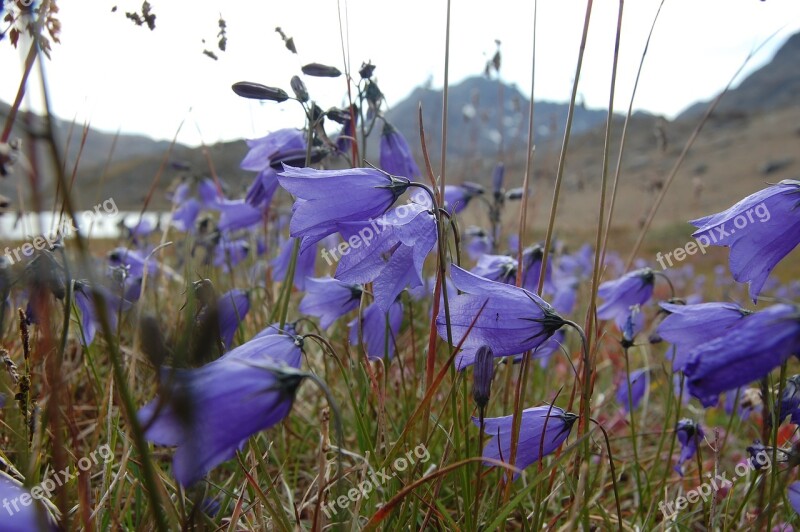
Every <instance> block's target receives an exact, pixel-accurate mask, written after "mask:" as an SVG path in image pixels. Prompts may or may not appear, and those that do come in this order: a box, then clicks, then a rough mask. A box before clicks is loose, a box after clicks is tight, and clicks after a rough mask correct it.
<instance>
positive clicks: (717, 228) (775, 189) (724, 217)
mask: <svg viewBox="0 0 800 532" xmlns="http://www.w3.org/2000/svg"><path fill="white" fill-rule="evenodd" d="M798 204H800V181H794V180H789V179H786V180H783V181H781V182H780V183H778V184H776V185H772V186H770V187H768V188H765V189H763V190H760V191H758V192H756V193H754V194H751V195H750V196H747V197H746V198H744V199H743V200H741V201H740V202H739V203H737V204H736V205H734V206H732V207H731V208H729V209H728V210H726V211H723V212H719V213H717V214H712V215H710V216H705V217H703V218H698V219H697V220H692V221H691V222H690V223H691V224H692V225H694V226H695V227H697V228H698V229H697V231H695V232H694V233H692V237H694V238H695V239H696V240H697V242H698V244H700V245H704V246H709V245H712V246H725V247H730V249H731V252H730V269H731V273H732V274H733V278H734V279H735V280H736V281H737V282H740V283H750V287H749V293H750V297H751V298H752V299H753V302H754V303H755V302H756V301H757V300H758V294H759V293H760V292H761V289H762V287H763V286H764V283H765V282H766V280H767V277H769V274H770V272H771V271H772V270H773V268H775V265H776V264H778V262H780V261H781V259H783V258H784V257H785V256H786V255H788V254H789V252H790V251H792V250H793V249H794V248H795V247H797V244H798V243H800V223H798V221H799V220H800V211H798V210H797V207H798Z"/></svg>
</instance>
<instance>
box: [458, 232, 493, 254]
mask: <svg viewBox="0 0 800 532" xmlns="http://www.w3.org/2000/svg"><path fill="white" fill-rule="evenodd" d="M464 238H465V239H467V246H466V249H467V255H469V258H470V260H478V259H479V258H480V256H481V255H483V254H485V253H489V252H490V251H491V250H492V237H491V236H489V234H488V233H487V232H486V231H484V230H483V229H482V228H480V227H476V226H474V225H473V226H470V227H467V229H466V231H464Z"/></svg>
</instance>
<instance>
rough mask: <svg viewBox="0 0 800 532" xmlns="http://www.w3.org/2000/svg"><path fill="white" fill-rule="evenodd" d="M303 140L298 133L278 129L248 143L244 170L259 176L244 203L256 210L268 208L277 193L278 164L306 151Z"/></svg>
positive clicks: (301, 133) (243, 165)
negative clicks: (285, 158)
mask: <svg viewBox="0 0 800 532" xmlns="http://www.w3.org/2000/svg"><path fill="white" fill-rule="evenodd" d="M304 137H305V135H304V134H303V132H302V131H299V130H297V129H279V130H277V131H273V132H272V133H270V134H268V135H267V136H265V137H261V138H260V139H255V140H248V141H247V146H248V147H249V148H250V151H249V152H248V153H247V155H246V156H245V158H244V159H243V160H242V164H241V168H242V170H252V171H254V172H258V175H257V176H256V178H255V179H254V180H253V183H252V184H251V185H250V188H249V189H248V190H247V197H246V198H245V201H247V203H248V204H249V205H252V206H253V207H257V208H262V207H265V206H267V205H269V203H270V201H272V196H273V195H275V191H276V190H277V189H278V174H277V172H276V171H275V168H274V165H275V161H277V160H280V159H281V158H282V157H283V155H285V154H286V153H287V152H293V151H297V150H305V147H306V142H305V138H304Z"/></svg>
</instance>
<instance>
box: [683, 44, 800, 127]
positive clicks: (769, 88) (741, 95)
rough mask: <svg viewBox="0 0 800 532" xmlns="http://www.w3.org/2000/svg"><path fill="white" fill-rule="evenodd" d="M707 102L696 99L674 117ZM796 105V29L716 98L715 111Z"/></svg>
mask: <svg viewBox="0 0 800 532" xmlns="http://www.w3.org/2000/svg"><path fill="white" fill-rule="evenodd" d="M708 104H709V102H698V103H695V104H694V105H692V106H690V107H689V108H688V109H686V110H685V111H684V112H682V113H681V114H680V115H679V116H678V119H679V120H680V119H681V118H686V117H690V116H696V115H698V114H700V113H702V112H704V111H705V109H706V108H707V107H708ZM797 105H800V33H795V34H794V35H792V36H791V37H789V38H788V39H787V40H786V42H785V43H784V44H783V45H782V46H781V47H780V48H779V49H778V51H777V52H775V55H774V57H773V58H772V60H771V61H770V62H769V63H767V64H766V65H764V66H763V67H761V68H759V69H758V70H756V71H755V72H753V73H752V74H750V75H749V76H747V77H746V78H745V79H744V80H742V82H741V83H739V85H738V86H737V87H736V88H734V89H731V90H729V91H728V92H727V93H726V94H725V95H724V96H723V97H722V99H721V100H720V102H719V105H718V106H717V109H716V110H715V114H717V115H723V114H731V113H753V112H756V111H772V110H775V109H781V108H783V107H789V106H797Z"/></svg>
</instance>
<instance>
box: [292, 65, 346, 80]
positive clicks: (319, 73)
mask: <svg viewBox="0 0 800 532" xmlns="http://www.w3.org/2000/svg"><path fill="white" fill-rule="evenodd" d="M301 70H302V71H303V74H305V75H307V76H315V77H318V78H338V77H339V76H341V75H342V72H341V71H340V70H339V69H338V68H336V67H332V66H328V65H323V64H320V63H309V64H307V65H305V66H304V67H303V68H302V69H301Z"/></svg>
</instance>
